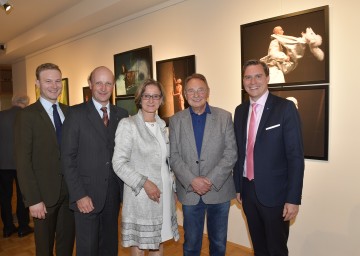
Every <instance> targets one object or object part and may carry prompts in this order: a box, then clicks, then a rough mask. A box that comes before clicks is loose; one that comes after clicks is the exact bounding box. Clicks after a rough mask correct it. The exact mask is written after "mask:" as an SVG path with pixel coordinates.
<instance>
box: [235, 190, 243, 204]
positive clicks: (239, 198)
mask: <svg viewBox="0 0 360 256" xmlns="http://www.w3.org/2000/svg"><path fill="white" fill-rule="evenodd" d="M236 200H237V201H238V202H239V204H242V200H241V195H240V193H236Z"/></svg>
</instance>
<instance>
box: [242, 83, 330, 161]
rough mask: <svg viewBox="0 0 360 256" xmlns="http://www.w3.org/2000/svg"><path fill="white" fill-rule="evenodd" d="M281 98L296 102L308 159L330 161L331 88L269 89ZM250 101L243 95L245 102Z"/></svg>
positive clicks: (245, 94)
mask: <svg viewBox="0 0 360 256" xmlns="http://www.w3.org/2000/svg"><path fill="white" fill-rule="evenodd" d="M269 91H270V92H271V93H272V94H274V95H277V96H279V97H282V98H285V99H288V100H291V101H292V102H294V104H295V106H296V108H297V109H298V111H299V115H300V118H301V123H302V127H301V128H302V133H303V142H304V155H305V158H307V159H317V160H328V147H329V141H328V139H329V86H328V85H317V86H294V87H292V86H288V87H282V88H281V87H277V88H269ZM247 99H249V96H248V94H247V93H246V92H245V93H243V102H244V101H245V100H247Z"/></svg>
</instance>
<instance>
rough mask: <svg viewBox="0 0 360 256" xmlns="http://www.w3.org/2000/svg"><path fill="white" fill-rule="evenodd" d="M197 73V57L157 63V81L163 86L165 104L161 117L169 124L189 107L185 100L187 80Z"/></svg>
mask: <svg viewBox="0 0 360 256" xmlns="http://www.w3.org/2000/svg"><path fill="white" fill-rule="evenodd" d="M194 73H195V55H188V56H183V57H177V58H173V59H167V60H161V61H157V62H156V79H157V80H158V81H159V82H160V83H161V84H162V85H163V87H164V91H165V102H164V104H163V105H162V106H160V108H159V110H158V113H159V116H160V117H161V118H162V119H164V120H165V122H166V124H167V125H168V124H169V118H170V117H171V116H172V115H174V114H175V113H176V112H178V111H181V110H184V109H185V108H187V107H188V106H189V104H188V103H187V101H186V99H185V94H184V86H185V85H184V82H185V79H186V78H187V77H188V76H190V75H192V74H194Z"/></svg>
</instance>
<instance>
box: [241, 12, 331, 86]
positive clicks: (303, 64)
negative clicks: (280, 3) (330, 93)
mask: <svg viewBox="0 0 360 256" xmlns="http://www.w3.org/2000/svg"><path fill="white" fill-rule="evenodd" d="M277 26H281V28H282V29H283V31H284V35H286V36H277V35H275V33H276V32H275V31H278V30H274V28H275V27H277ZM307 28H311V29H312V31H313V32H315V33H316V34H317V35H320V37H321V38H319V37H318V36H315V35H314V34H312V33H311V31H310V30H307ZM240 32H241V63H242V65H244V63H245V62H246V61H247V60H250V59H257V60H262V61H264V62H266V63H267V64H268V66H269V68H270V83H269V86H279V85H281V86H287V85H300V84H307V85H310V84H324V83H329V7H328V6H322V7H318V8H313V9H309V10H304V11H300V12H296V13H291V14H287V15H282V16H278V17H274V18H270V19H265V20H260V21H256V22H252V23H247V24H243V25H241V26H240ZM302 32H307V33H306V34H307V36H306V37H307V38H308V39H309V40H304V39H302V37H303V36H302ZM274 36H275V37H274ZM310 39H311V40H310ZM320 39H321V40H320ZM280 41H281V43H280ZM304 42H305V43H304ZM320 42H321V45H320V46H317V45H316V44H317V43H320ZM280 51H282V52H283V54H282V53H279V52H280ZM299 53H302V57H301V58H296V56H298V57H300V56H301V55H300V54H299ZM284 56H285V57H284ZM284 58H288V60H284ZM321 59H322V60H321ZM280 70H281V73H280V76H282V77H283V79H284V80H285V81H281V79H276V78H275V77H276V73H278V74H279V72H280ZM274 74H275V75H274Z"/></svg>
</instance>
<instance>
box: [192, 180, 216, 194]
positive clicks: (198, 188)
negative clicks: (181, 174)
mask: <svg viewBox="0 0 360 256" xmlns="http://www.w3.org/2000/svg"><path fill="white" fill-rule="evenodd" d="M211 186H212V183H211V181H210V180H209V179H208V178H206V177H196V178H194V179H193V180H192V182H191V187H192V189H193V191H194V192H195V193H196V194H198V195H200V196H203V195H205V194H206V193H207V192H209V191H210V190H211Z"/></svg>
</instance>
